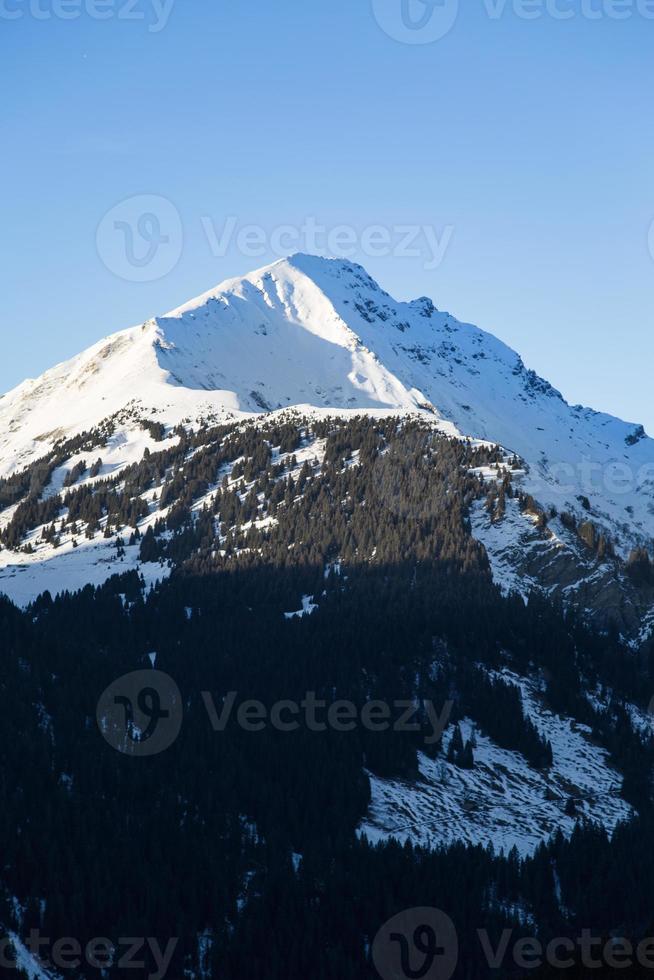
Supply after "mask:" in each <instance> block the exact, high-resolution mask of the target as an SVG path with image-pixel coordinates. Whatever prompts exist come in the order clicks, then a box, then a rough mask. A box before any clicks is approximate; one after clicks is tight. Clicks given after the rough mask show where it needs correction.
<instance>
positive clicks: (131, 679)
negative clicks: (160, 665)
mask: <svg viewBox="0 0 654 980" xmlns="http://www.w3.org/2000/svg"><path fill="white" fill-rule="evenodd" d="M200 702H201V704H202V706H203V709H204V711H205V712H206V715H207V719H208V721H209V723H210V725H211V728H212V730H213V731H214V732H216V733H223V732H225V731H227V729H228V727H229V726H230V725H231V724H236V725H237V726H238V727H239V728H240V729H242V731H244V732H250V733H259V732H262V731H264V730H265V729H267V728H273V729H274V730H275V731H278V732H283V733H285V734H293V733H295V732H299V731H307V732H312V733H316V734H322V733H324V732H326V731H328V729H331V730H332V731H335V732H339V733H350V732H354V731H356V730H357V728H362V729H365V730H367V731H369V732H374V733H382V732H388V731H393V732H395V733H400V734H407V735H410V736H412V737H413V736H416V735H418V736H419V735H422V738H423V741H424V745H425V746H426V747H429V748H433V746H435V745H436V744H437V743H438V742H440V740H441V738H442V736H443V732H444V731H445V729H446V727H447V725H448V723H449V720H450V716H451V714H452V709H453V707H454V702H452V701H447V702H445V703H444V704H443V705H442V706H440V707H437V706H436V705H434V703H433V702H432V701H430V700H421V701H415V700H407V699H403V700H395V701H392V702H388V701H381V700H375V701H368V702H365V703H363V704H355V703H354V702H353V701H350V700H346V699H343V698H341V699H339V700H335V701H332V702H328V701H327V700H326V699H324V698H319V697H318V696H317V695H316V692H315V691H307V692H306V694H305V695H304V697H303V698H302V700H300V701H298V700H297V699H293V698H284V699H281V700H277V701H275V702H274V703H273V704H271V705H267V704H264V703H263V702H262V701H259V700H256V699H253V698H247V699H243V698H241V699H240V700H239V694H238V692H237V691H230V692H228V693H227V694H226V695H224V696H222V697H220V698H216V697H214V694H213V693H212V692H211V691H201V692H200V698H199V701H197V706H198V708H199V706H200ZM96 717H97V723H98V728H99V730H100V734H101V735H102V737H103V738H104V740H105V741H106V742H107V743H108V744H109V745H111V746H112V748H114V749H116V750H117V751H118V752H121V753H122V754H124V755H130V756H132V757H142V756H147V757H149V756H152V755H158V754H159V753H161V752H164V751H165V750H166V749H168V748H170V747H171V745H173V743H174V742H175V741H176V739H177V737H178V735H179V733H180V731H181V728H182V723H183V717H184V705H183V702H182V697H181V694H180V691H179V687H178V686H177V683H176V682H175V681H174V680H173V678H172V677H170V676H169V675H168V674H165V673H164V672H163V671H159V670H154V669H152V670H138V671H132V672H131V673H129V674H125V675H123V676H122V677H119V678H118V679H117V680H115V681H113V683H112V684H110V685H109V687H108V688H107V689H106V690H105V691H103V693H102V695H101V696H100V698H99V700H98V705H97V711H96Z"/></svg>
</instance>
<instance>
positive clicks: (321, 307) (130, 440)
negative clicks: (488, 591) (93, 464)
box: [0, 254, 654, 619]
mask: <svg viewBox="0 0 654 980" xmlns="http://www.w3.org/2000/svg"><path fill="white" fill-rule="evenodd" d="M293 407H299V408H301V409H302V410H303V411H305V412H308V411H316V412H320V413H321V414H361V413H362V412H365V413H379V414H384V415H387V414H420V415H422V416H423V417H424V418H427V419H430V420H431V421H432V422H433V424H434V426H435V427H437V428H438V429H439V430H441V431H443V432H445V433H446V434H450V435H453V436H458V435H460V436H465V437H471V438H474V439H479V440H487V441H491V442H493V443H499V444H500V445H501V446H502V447H504V448H505V449H506V450H507V451H508V452H509V453H513V454H516V455H517V456H519V457H520V458H521V460H522V461H523V462H524V464H525V465H524V472H523V473H521V476H520V481H521V489H522V490H523V491H524V493H525V494H530V495H531V496H533V497H534V499H535V500H536V501H537V502H538V504H539V505H540V506H541V507H542V508H544V509H547V510H548V511H551V512H552V514H553V513H554V510H553V509H554V508H555V509H556V511H557V512H558V513H563V512H566V513H568V514H570V515H575V518H576V520H579V521H583V520H586V519H589V516H590V517H592V522H593V525H594V527H595V529H596V531H597V533H598V534H599V533H602V534H604V533H605V534H606V535H607V536H608V537H609V538H610V539H611V541H612V542H613V545H614V547H615V550H616V553H617V554H618V555H621V556H622V557H624V558H626V557H627V556H628V555H629V553H630V551H631V550H632V548H634V547H635V546H637V545H642V546H645V547H649V546H650V545H651V542H652V539H653V537H654V440H652V439H650V438H649V437H648V436H646V434H645V432H644V430H643V429H642V427H641V426H638V425H635V424H627V423H625V422H622V421H620V420H618V419H616V418H613V417H611V416H609V415H605V414H600V413H598V412H595V411H592V410H590V409H587V408H582V407H581V406H570V405H569V404H568V403H567V402H566V401H565V400H564V399H563V397H562V396H561V395H560V394H559V392H557V391H556V390H555V389H554V388H553V387H552V386H551V385H550V384H548V383H547V382H546V381H544V380H542V379H541V378H540V377H538V376H537V375H536V374H535V373H534V372H533V371H529V370H528V369H527V368H526V367H525V365H524V364H523V362H522V360H521V358H520V357H519V355H518V354H517V353H515V352H514V351H513V350H511V349H510V348H509V347H507V346H506V345H505V344H503V343H501V342H500V341H499V340H497V339H496V338H494V337H493V336H492V335H490V334H488V333H485V332H484V331H482V330H480V329H478V328H477V327H475V326H472V325H470V324H465V323H461V322H459V321H458V320H456V319H455V318H454V317H453V316H451V315H450V314H448V313H442V312H439V311H438V310H437V309H436V308H435V307H434V305H433V303H432V302H431V300H429V299H426V298H421V299H418V300H415V301H413V302H409V303H404V302H398V301H396V300H394V299H393V298H392V297H391V296H389V295H388V293H386V292H385V291H384V290H383V289H382V288H381V287H380V286H379V285H377V283H375V282H374V281H373V280H372V279H371V278H370V276H369V275H368V274H367V273H366V272H365V270H364V269H363V268H362V267H361V266H358V265H356V264H353V263H351V262H347V261H341V260H329V259H324V258H319V257H316V256H308V255H301V254H299V255H294V256H292V257H290V258H288V259H284V260H281V261H279V262H276V263H274V264H273V265H270V266H267V267H265V268H263V269H260V270H257V271H255V272H252V273H250V274H249V275H246V276H244V277H243V278H237V279H230V280H228V281H226V282H224V283H222V284H221V285H220V286H218V287H216V288H215V289H213V290H211V291H209V292H207V293H205V294H204V295H202V296H200V297H198V298H197V299H195V300H192V301H191V302H189V303H187V304H185V305H184V306H181V307H179V308H178V309H176V310H174V311H172V312H171V313H168V314H167V315H166V316H163V317H157V318H156V319H152V320H150V321H148V322H147V323H145V324H143V325H141V326H137V327H133V328H131V329H128V330H123V331H121V332H119V333H116V334H113V335H112V336H110V337H108V338H106V339H105V340H102V341H100V342H99V343H97V344H95V345H94V346H93V347H91V348H89V349H88V350H87V351H85V352H83V353H82V354H80V355H78V356H77V357H75V358H73V359H72V360H70V361H68V362H65V363H63V364H60V365H58V366H57V367H54V368H52V369H51V370H49V371H47V372H46V373H45V374H43V375H42V376H41V377H40V378H37V379H36V380H29V381H25V382H23V383H22V384H21V385H19V386H18V387H17V388H15V389H14V390H13V391H10V392H9V393H8V394H5V395H4V396H3V397H1V398H0V477H7V476H9V475H10V474H12V473H16V472H18V471H20V470H21V469H23V468H24V467H26V466H27V465H28V464H29V463H31V462H33V461H34V460H36V459H38V458H40V457H43V456H44V455H45V454H46V453H47V452H48V451H49V450H51V448H52V447H53V445H55V444H56V443H58V442H60V441H61V440H63V439H69V438H71V437H72V436H74V435H76V434H79V433H82V432H84V431H89V430H91V429H93V428H94V427H96V426H97V425H99V424H100V423H101V422H102V421H103V420H106V419H108V418H110V417H118V422H117V428H116V430H115V433H114V435H113V437H112V447H111V451H110V454H109V456H107V454H104V453H103V465H104V469H103V475H104V474H105V473H106V472H107V467H110V468H111V472H112V473H114V474H115V473H116V472H119V471H120V469H121V468H122V467H124V466H126V465H128V464H129V463H132V462H134V461H135V460H137V459H139V458H140V457H141V455H142V454H143V452H144V450H145V448H147V447H148V440H147V438H146V437H145V436H144V432H143V429H142V428H139V427H138V426H136V427H135V426H134V425H133V424H132V423H128V422H125V423H124V424H123V423H122V422H121V421H120V413H121V412H123V411H124V410H125V409H128V408H131V409H132V410H133V409H136V410H137V411H138V413H139V414H140V415H141V416H142V417H145V418H148V419H153V420H156V422H157V423H161V424H162V425H163V426H165V427H166V428H167V429H170V428H172V427H174V426H176V425H179V424H180V423H184V424H187V425H202V424H210V423H215V422H223V421H225V420H230V419H232V420H240V419H248V418H253V419H254V418H256V417H259V416H262V415H265V414H269V413H274V412H279V411H284V410H287V409H289V408H293ZM111 453H113V455H111ZM105 457H106V458H105ZM71 465H72V464H71ZM64 477H65V474H64V473H60V474H59V475H58V477H57V478H56V479H54V481H53V487H52V492H55V491H57V489H61V485H62V482H63V479H64ZM57 479H58V480H59V485H58V486H57ZM512 517H515V515H512V514H509V518H512ZM6 519H7V513H5V514H1V513H0V528H1V527H2V525H3V523H6ZM516 522H517V524H518V525H519V526H514V525H516ZM511 529H513V530H511ZM532 530H533V522H529V521H526V520H517V519H516V520H513V519H510V520H509V521H508V522H507V531H506V534H505V535H504V536H502V533H501V530H500V531H497V528H494V527H491V523H490V521H489V520H488V519H487V518H486V517H485V516H484V515H480V514H478V515H477V516H476V518H475V533H478V536H479V537H480V539H481V540H483V541H484V542H485V543H486V545H487V548H488V550H489V555H490V557H491V562H492V563H494V567H495V565H497V568H498V569H499V572H498V574H499V575H501V576H502V578H504V579H506V574H505V573H506V568H507V561H509V558H507V554H506V553H505V551H506V549H507V548H508V550H509V557H510V563H511V564H512V567H515V566H516V564H519V563H520V561H521V560H522V559H523V558H524V553H525V550H528V549H529V547H530V545H531V543H533V542H525V541H524V540H523V537H524V534H525V532H526V531H529V532H531V531H532ZM498 534H499V537H500V540H499V541H498V540H497V538H498ZM565 535H566V530H565V528H564V527H562V526H560V525H558V524H556V525H554V526H553V530H552V532H551V534H550V536H549V538H548V540H547V541H546V545H547V547H546V549H545V550H546V552H547V554H546V556H545V559H543V556H542V554H541V555H539V558H538V562H537V564H538V565H539V571H542V567H541V566H542V565H543V563H545V564H546V565H547V564H549V563H550V551H551V550H552V549H554V551H555V552H556V553H557V554H558V553H560V552H561V549H563V550H565V551H566V552H571V551H575V548H577V543H578V539H576V538H575V539H574V540H573V539H570V540H568V541H566V540H565ZM516 549H518V551H520V555H516V554H515V552H516ZM541 550H542V549H541ZM579 554H580V555H581V552H579ZM521 556H522V557H521ZM582 557H583V556H582ZM69 558H70V560H71V561H73V560H74V562H75V563H76V566H77V567H78V568H81V564H82V563H81V562H80V561H79V557H78V556H76V555H70V556H69ZM32 560H33V559H31V558H30V561H32ZM22 561H23V558H22V557H21V558H20V560H17V558H16V556H13V558H11V559H8V558H7V557H6V556H5V558H4V560H3V562H2V564H3V566H4V569H0V589H3V588H5V587H6V590H7V592H8V593H9V594H10V595H13V597H16V598H18V599H19V600H20V599H21V598H23V599H24V600H26V599H27V597H28V593H30V590H29V589H28V590H27V591H26V592H25V594H24V595H22V594H20V593H15V594H14V593H12V589H11V588H9V587H7V586H6V584H5V579H6V575H7V573H9V574H11V575H12V576H13V575H14V574H15V569H16V567H17V565H19V564H20V563H21V562H22ZM591 565H592V568H589V569H588V574H587V575H586V576H585V577H586V578H591V579H593V580H595V579H596V577H597V570H596V568H595V565H594V564H593V563H591ZM522 571H523V573H524V574H523V578H524V579H525V580H529V581H530V580H531V579H530V578H529V576H530V575H532V572H533V569H523V570H522ZM82 574H83V575H84V574H86V573H82ZM584 574H585V573H584ZM557 575H558V572H557ZM532 577H533V576H532ZM573 578H574V576H573ZM80 584H81V583H80ZM513 584H517V586H518V587H520V582H519V581H518V582H517V583H513ZM568 584H569V583H568ZM48 587H50V585H49V584H48ZM645 615H646V610H641V611H640V616H641V619H642V618H643V617H644V616H645Z"/></svg>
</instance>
